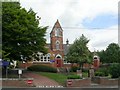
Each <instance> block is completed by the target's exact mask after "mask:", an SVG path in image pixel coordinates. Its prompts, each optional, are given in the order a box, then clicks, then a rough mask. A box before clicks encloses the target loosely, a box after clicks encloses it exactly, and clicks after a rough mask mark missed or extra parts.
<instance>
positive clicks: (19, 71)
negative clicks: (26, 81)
mask: <svg viewBox="0 0 120 90" xmlns="http://www.w3.org/2000/svg"><path fill="white" fill-rule="evenodd" d="M18 74H19V79H20V78H21V74H22V70H21V69H19V70H18Z"/></svg>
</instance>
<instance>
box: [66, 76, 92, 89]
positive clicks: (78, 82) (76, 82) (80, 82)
mask: <svg viewBox="0 0 120 90" xmlns="http://www.w3.org/2000/svg"><path fill="white" fill-rule="evenodd" d="M70 80H71V81H72V84H71V85H70V84H68V81H70ZM90 85H91V79H89V78H88V79H69V80H67V87H84V86H90Z"/></svg>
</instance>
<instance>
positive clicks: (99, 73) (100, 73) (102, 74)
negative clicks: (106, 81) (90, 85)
mask: <svg viewBox="0 0 120 90" xmlns="http://www.w3.org/2000/svg"><path fill="white" fill-rule="evenodd" d="M95 76H105V75H104V73H103V72H98V71H97V72H95Z"/></svg>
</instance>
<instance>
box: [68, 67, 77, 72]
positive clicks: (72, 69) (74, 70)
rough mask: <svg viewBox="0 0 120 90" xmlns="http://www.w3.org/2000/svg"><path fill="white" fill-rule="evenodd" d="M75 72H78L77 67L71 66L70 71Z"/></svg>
mask: <svg viewBox="0 0 120 90" xmlns="http://www.w3.org/2000/svg"><path fill="white" fill-rule="evenodd" d="M77 70H79V67H77V66H73V67H71V69H70V71H71V72H76V71H77Z"/></svg>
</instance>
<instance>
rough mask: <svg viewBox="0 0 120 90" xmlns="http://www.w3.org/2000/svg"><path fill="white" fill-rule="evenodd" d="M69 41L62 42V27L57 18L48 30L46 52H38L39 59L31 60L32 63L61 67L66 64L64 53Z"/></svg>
mask: <svg viewBox="0 0 120 90" xmlns="http://www.w3.org/2000/svg"><path fill="white" fill-rule="evenodd" d="M69 46H70V44H69V41H68V40H67V41H66V44H63V29H62V27H61V25H60V23H59V21H58V20H57V21H56V23H55V24H54V26H53V28H52V30H51V32H50V43H49V44H47V47H46V48H48V52H49V53H48V54H46V55H43V54H42V53H40V52H39V53H38V58H39V60H35V59H34V60H33V63H42V64H43V63H44V64H52V65H53V66H54V67H63V65H64V64H66V61H65V55H66V54H67V52H68V49H69Z"/></svg>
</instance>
